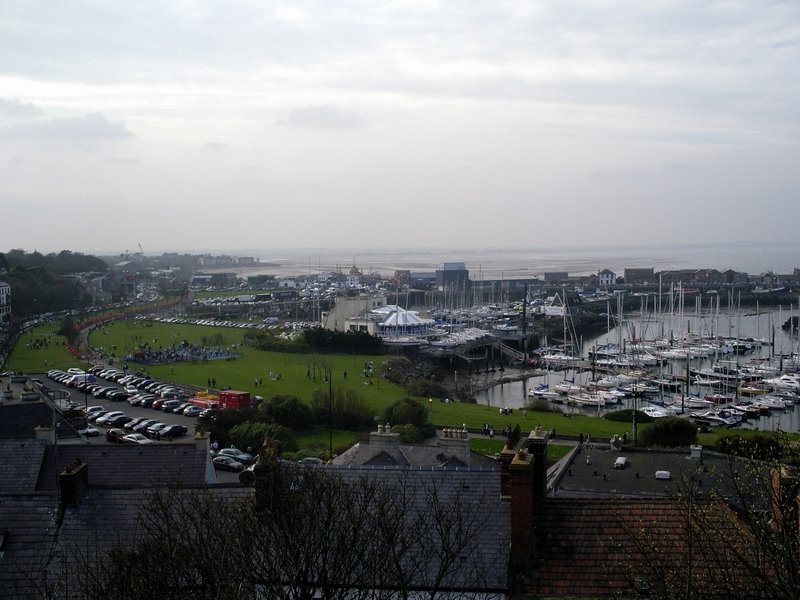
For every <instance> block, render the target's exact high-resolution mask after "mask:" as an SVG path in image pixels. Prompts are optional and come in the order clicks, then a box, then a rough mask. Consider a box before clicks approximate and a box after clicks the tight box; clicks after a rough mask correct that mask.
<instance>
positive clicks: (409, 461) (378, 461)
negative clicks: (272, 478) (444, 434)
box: [333, 433, 500, 470]
mask: <svg viewBox="0 0 800 600" xmlns="http://www.w3.org/2000/svg"><path fill="white" fill-rule="evenodd" d="M391 436H398V434H376V433H372V434H371V437H370V440H371V443H369V444H366V443H358V444H355V445H354V446H352V447H350V448H348V449H347V450H345V451H344V452H342V453H341V454H340V455H339V456H337V457H336V458H335V459H334V461H333V462H334V464H337V465H372V466H394V467H428V468H433V467H444V468H449V469H463V468H467V467H482V468H486V469H498V470H499V468H500V465H499V464H498V463H497V461H495V460H494V459H492V458H489V457H488V456H484V455H483V454H479V453H477V452H472V451H469V454H466V452H467V451H466V450H464V451H463V455H460V454H459V455H457V454H456V452H460V451H461V449H460V448H458V446H449V447H445V446H439V445H435V446H433V445H431V446H427V445H426V446H422V445H405V444H400V443H399V442H397V443H394V442H393V441H392V440H387V441H386V442H385V443H376V442H377V441H380V440H381V439H387V438H389V437H391ZM465 442H466V440H465ZM440 443H447V440H442V441H440Z"/></svg>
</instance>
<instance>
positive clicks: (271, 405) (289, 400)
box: [258, 396, 312, 429]
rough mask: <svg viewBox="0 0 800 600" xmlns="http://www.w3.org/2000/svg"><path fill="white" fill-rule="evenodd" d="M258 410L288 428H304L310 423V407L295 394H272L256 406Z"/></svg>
mask: <svg viewBox="0 0 800 600" xmlns="http://www.w3.org/2000/svg"><path fill="white" fill-rule="evenodd" d="M258 410H259V412H261V413H263V414H265V415H267V416H269V417H270V419H271V420H273V421H275V422H276V423H278V424H279V425H283V426H284V427H288V428H289V429H304V428H306V427H308V425H309V424H310V423H311V419H312V412H311V407H309V406H308V405H307V404H305V403H304V402H303V401H302V400H300V399H299V398H297V397H295V396H274V397H272V398H270V399H269V400H265V401H264V402H262V403H261V405H260V406H259V407H258Z"/></svg>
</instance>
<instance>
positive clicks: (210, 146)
mask: <svg viewBox="0 0 800 600" xmlns="http://www.w3.org/2000/svg"><path fill="white" fill-rule="evenodd" d="M227 149H228V146H227V144H223V143H222V142H208V143H206V144H205V145H204V146H203V150H205V151H206V152H224V151H225V150H227Z"/></svg>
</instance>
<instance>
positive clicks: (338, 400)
mask: <svg viewBox="0 0 800 600" xmlns="http://www.w3.org/2000/svg"><path fill="white" fill-rule="evenodd" d="M331 407H332V408H333V415H332V421H333V426H334V427H336V428H337V429H363V428H365V427H368V426H370V425H371V424H372V423H373V417H374V415H373V414H372V411H371V410H370V408H369V406H368V405H367V403H366V401H365V400H364V399H363V398H362V397H361V396H360V395H359V394H358V392H356V391H355V390H343V389H341V388H334V389H333V394H332V396H331V398H330V399H329V398H328V392H327V391H322V390H314V393H313V394H312V395H311V411H312V414H313V419H314V422H315V423H324V424H328V422H329V418H330V417H331V413H330V408H331Z"/></svg>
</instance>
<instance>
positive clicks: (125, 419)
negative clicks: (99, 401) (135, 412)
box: [106, 415, 133, 427]
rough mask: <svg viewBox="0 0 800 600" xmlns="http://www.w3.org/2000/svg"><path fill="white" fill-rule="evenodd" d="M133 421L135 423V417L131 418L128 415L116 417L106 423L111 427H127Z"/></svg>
mask: <svg viewBox="0 0 800 600" xmlns="http://www.w3.org/2000/svg"><path fill="white" fill-rule="evenodd" d="M131 421H133V417H129V416H128V415H120V416H118V417H114V418H113V419H111V420H110V421H106V425H110V426H111V427H125V425H126V424H127V423H130V422H131Z"/></svg>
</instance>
